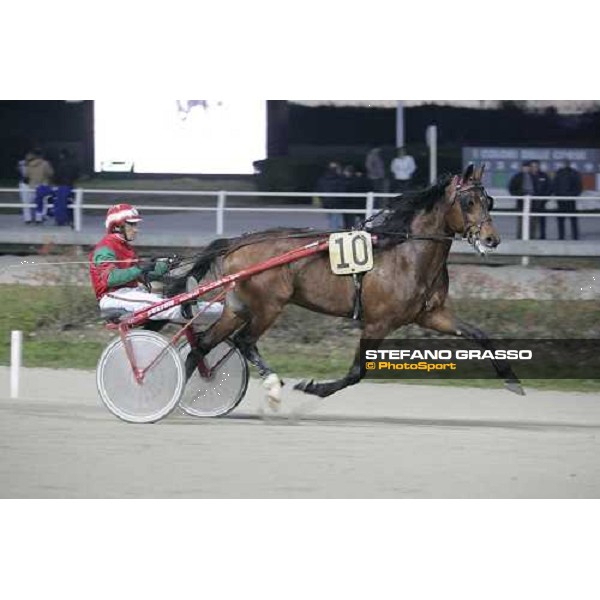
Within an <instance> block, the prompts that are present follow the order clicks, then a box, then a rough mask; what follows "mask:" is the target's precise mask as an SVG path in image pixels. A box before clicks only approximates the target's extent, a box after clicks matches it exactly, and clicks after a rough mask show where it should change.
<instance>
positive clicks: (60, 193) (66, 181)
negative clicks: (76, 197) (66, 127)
mask: <svg viewBox="0 0 600 600" xmlns="http://www.w3.org/2000/svg"><path fill="white" fill-rule="evenodd" d="M78 177H79V169H78V167H77V163H76V162H75V160H74V159H73V157H72V156H71V154H70V152H69V151H68V150H66V149H64V148H63V149H62V150H61V151H60V152H59V154H58V162H57V163H56V169H55V170H54V183H55V184H56V186H57V189H56V198H55V200H54V220H55V221H56V224H57V225H70V224H71V223H72V221H73V219H72V217H71V215H70V214H69V209H68V207H69V198H70V197H71V193H72V192H73V186H74V185H75V181H76V180H77V178H78Z"/></svg>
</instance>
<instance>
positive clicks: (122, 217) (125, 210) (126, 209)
mask: <svg viewBox="0 0 600 600" xmlns="http://www.w3.org/2000/svg"><path fill="white" fill-rule="evenodd" d="M141 220H142V218H141V217H140V213H138V211H137V209H136V208H134V207H133V206H131V204H115V205H114V206H111V207H110V208H109V209H108V212H107V213H106V230H107V231H108V232H109V233H110V232H111V231H112V230H113V229H114V228H115V227H120V226H122V225H125V223H139V222H140V221H141Z"/></svg>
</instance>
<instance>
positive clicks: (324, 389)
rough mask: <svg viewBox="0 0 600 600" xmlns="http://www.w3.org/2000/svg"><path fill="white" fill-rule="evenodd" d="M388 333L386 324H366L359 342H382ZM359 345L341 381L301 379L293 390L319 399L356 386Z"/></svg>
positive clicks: (358, 379) (359, 358) (360, 374)
mask: <svg viewBox="0 0 600 600" xmlns="http://www.w3.org/2000/svg"><path fill="white" fill-rule="evenodd" d="M389 332H390V327H389V325H388V324H387V323H385V324H380V323H378V324H366V325H365V326H364V329H363V334H362V336H361V340H360V341H361V342H362V341H365V340H383V338H385V336H386V335H387V334H388V333H389ZM360 360H361V356H360V344H359V346H358V348H357V349H356V352H355V353H354V361H353V362H352V365H351V367H350V370H349V371H348V373H346V375H345V376H344V377H342V378H341V379H336V380H335V381H321V382H318V381H314V379H311V380H310V381H308V380H306V379H303V380H302V381H300V382H299V383H297V384H296V385H295V386H294V389H295V390H300V391H301V392H305V393H306V394H312V395H314V396H319V397H320V398H326V397H327V396H331V394H335V393H336V392H339V391H340V390H342V389H344V388H345V387H348V386H350V385H355V384H357V383H358V382H359V381H360V380H361V379H362V378H363V375H362V373H361V370H360Z"/></svg>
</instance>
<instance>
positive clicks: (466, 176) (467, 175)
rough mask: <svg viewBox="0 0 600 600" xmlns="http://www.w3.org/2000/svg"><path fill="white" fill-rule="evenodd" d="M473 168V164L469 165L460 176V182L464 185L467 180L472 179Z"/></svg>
mask: <svg viewBox="0 0 600 600" xmlns="http://www.w3.org/2000/svg"><path fill="white" fill-rule="evenodd" d="M474 168H475V167H474V166H473V163H469V166H468V167H467V168H466V169H465V172H464V173H463V176H462V182H463V183H466V182H467V181H469V179H471V178H472V177H473V169H474Z"/></svg>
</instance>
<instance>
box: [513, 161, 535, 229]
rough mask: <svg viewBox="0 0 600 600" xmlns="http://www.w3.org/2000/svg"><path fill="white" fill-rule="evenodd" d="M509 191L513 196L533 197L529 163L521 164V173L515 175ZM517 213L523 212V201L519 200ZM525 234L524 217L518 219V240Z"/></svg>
mask: <svg viewBox="0 0 600 600" xmlns="http://www.w3.org/2000/svg"><path fill="white" fill-rule="evenodd" d="M508 191H509V193H510V195H511V196H533V193H534V187H533V177H532V176H531V171H530V166H529V163H528V162H523V163H521V171H520V172H519V173H515V175H513V176H512V179H511V180H510V183H509V184H508ZM517 211H518V212H523V200H517ZM522 233H523V217H521V216H518V217H517V235H516V238H517V239H518V240H519V239H521V234H522Z"/></svg>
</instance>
